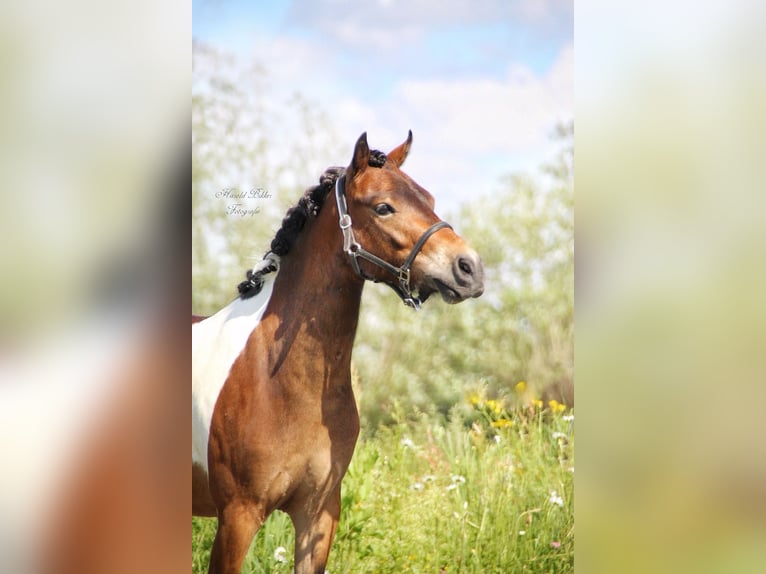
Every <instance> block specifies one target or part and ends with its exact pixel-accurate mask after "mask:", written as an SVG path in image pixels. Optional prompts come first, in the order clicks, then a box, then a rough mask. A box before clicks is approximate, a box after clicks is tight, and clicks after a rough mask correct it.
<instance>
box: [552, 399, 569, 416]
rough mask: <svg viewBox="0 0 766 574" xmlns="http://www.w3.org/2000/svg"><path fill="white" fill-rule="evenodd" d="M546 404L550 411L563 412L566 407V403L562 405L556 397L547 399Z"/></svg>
mask: <svg viewBox="0 0 766 574" xmlns="http://www.w3.org/2000/svg"><path fill="white" fill-rule="evenodd" d="M548 406H549V407H550V409H551V412H554V413H563V412H564V411H565V410H566V408H567V407H566V405H562V404H561V403H560V402H558V401H557V400H556V399H551V400H550V401H548Z"/></svg>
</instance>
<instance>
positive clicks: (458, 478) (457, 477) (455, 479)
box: [450, 474, 465, 484]
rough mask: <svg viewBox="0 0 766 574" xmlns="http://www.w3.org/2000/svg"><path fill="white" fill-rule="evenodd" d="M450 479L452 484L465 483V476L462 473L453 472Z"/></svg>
mask: <svg viewBox="0 0 766 574" xmlns="http://www.w3.org/2000/svg"><path fill="white" fill-rule="evenodd" d="M450 479H451V480H452V484H465V477H464V476H462V475H460V474H453V475H452V476H451V477H450Z"/></svg>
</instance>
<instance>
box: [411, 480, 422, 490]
mask: <svg viewBox="0 0 766 574" xmlns="http://www.w3.org/2000/svg"><path fill="white" fill-rule="evenodd" d="M410 490H423V483H422V482H416V483H414V484H412V485H411V486H410Z"/></svg>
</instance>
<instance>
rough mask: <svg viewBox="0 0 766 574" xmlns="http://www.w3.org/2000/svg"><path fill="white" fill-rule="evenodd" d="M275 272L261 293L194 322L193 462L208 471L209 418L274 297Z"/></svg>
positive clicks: (232, 303)
mask: <svg viewBox="0 0 766 574" xmlns="http://www.w3.org/2000/svg"><path fill="white" fill-rule="evenodd" d="M276 275H277V274H276V273H273V274H268V275H266V276H265V277H264V283H263V288H262V290H261V292H260V293H258V294H257V295H255V296H254V297H251V298H249V299H240V298H237V299H235V300H234V301H233V302H231V303H230V304H229V305H227V306H226V307H224V308H223V309H221V310H220V311H218V313H216V314H215V315H212V316H211V317H208V318H207V319H205V320H204V321H201V322H199V323H194V324H192V463H197V464H199V465H201V466H202V468H204V469H205V472H206V473H207V471H208V469H207V445H208V439H209V437H210V421H211V420H212V418H213V409H214V408H215V403H216V401H217V400H218V395H219V394H220V392H221V388H222V387H223V384H224V383H225V382H226V379H227V378H228V377H229V371H230V370H231V366H232V365H233V364H234V361H235V360H236V359H237V357H239V355H240V353H241V352H242V350H243V349H244V348H245V345H246V344H247V339H248V338H249V337H250V333H252V332H253V330H254V329H255V328H256V326H257V325H258V323H259V322H260V321H261V317H263V313H264V311H266V306H267V305H268V303H269V299H271V293H272V291H273V289H274V279H275V278H276Z"/></svg>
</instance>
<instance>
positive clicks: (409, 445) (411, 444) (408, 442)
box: [400, 437, 415, 450]
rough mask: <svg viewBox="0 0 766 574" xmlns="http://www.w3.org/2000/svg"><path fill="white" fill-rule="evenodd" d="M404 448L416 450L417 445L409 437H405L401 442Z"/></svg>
mask: <svg viewBox="0 0 766 574" xmlns="http://www.w3.org/2000/svg"><path fill="white" fill-rule="evenodd" d="M400 444H401V445H402V446H403V447H404V448H410V449H412V450H415V443H414V442H412V439H411V438H409V437H405V438H403V439H402V440H401V443H400Z"/></svg>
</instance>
